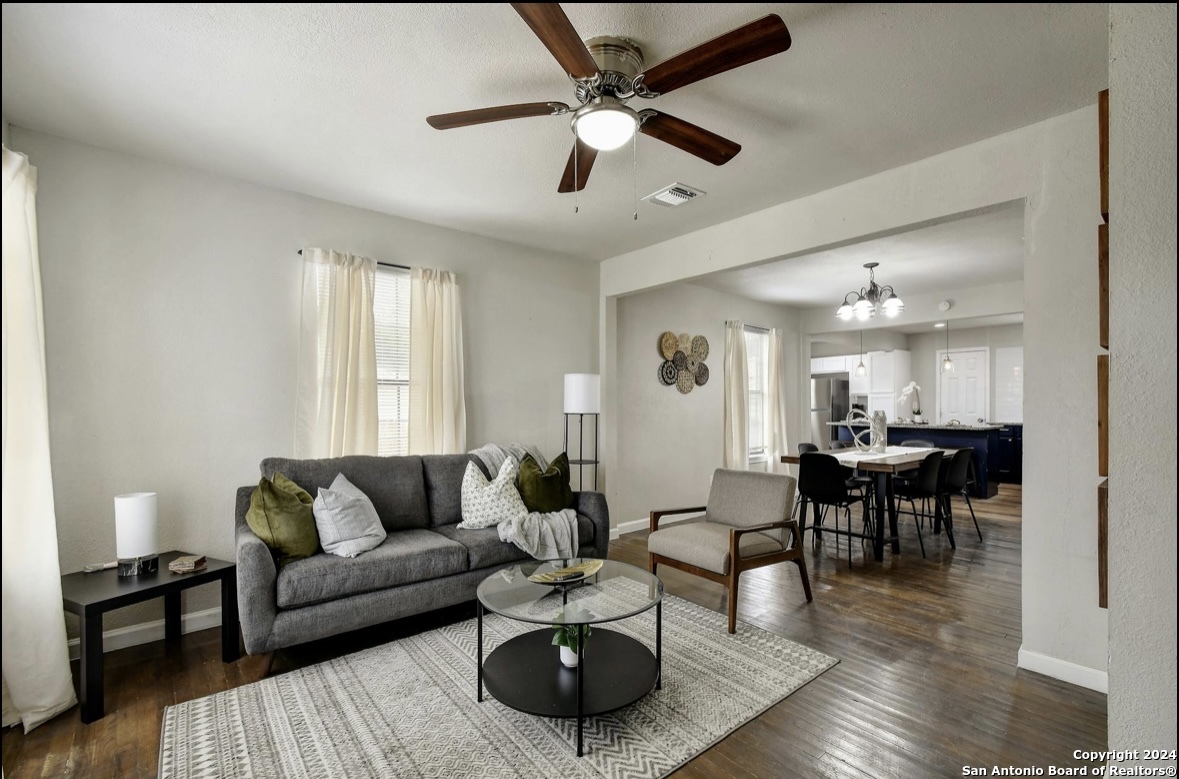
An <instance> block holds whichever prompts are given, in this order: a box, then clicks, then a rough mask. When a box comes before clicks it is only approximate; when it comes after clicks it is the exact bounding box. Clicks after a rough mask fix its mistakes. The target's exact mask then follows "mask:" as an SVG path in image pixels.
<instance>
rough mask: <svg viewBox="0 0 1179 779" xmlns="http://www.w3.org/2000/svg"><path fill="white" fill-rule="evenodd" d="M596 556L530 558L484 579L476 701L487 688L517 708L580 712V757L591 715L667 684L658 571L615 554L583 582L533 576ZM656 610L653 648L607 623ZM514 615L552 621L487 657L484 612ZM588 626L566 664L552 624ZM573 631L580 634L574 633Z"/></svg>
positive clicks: (548, 713) (552, 712)
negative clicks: (584, 728)
mask: <svg viewBox="0 0 1179 779" xmlns="http://www.w3.org/2000/svg"><path fill="white" fill-rule="evenodd" d="M585 562H590V560H589V558H586V559H581V558H574V559H571V560H553V561H549V562H543V563H542V562H530V563H523V564H521V565H516V566H513V567H511V568H505V569H503V570H501V571H497V572H495V573H493V574H491V575H490V576H488V577H487V578H486V579H484V580H483V582H482V583H480V585H479V590H478V599H479V605H478V609H479V627H478V644H479V650H478V651H479V657H478V663H477V665H478V669H479V670H478V699H479V700H480V701H482V700H483V688H484V686H486V687H487V692H489V693H491V695H492V696H493V697H495V699H496V700H498V701H499V702H500V703H502V704H504V705H505V706H510V707H511V708H513V709H516V710H517V711H523V712H526V713H528V714H536V715H538V716H542V717H576V718H577V756H578V757H581V755H582V752H583V750H582V723H583V721H584V719H585V718H586V717H592V716H595V715H598V714H606V713H608V712H611V711H615V710H617V709H621V708H623V707H624V706H629V705H630V704H632V703H634V702H635V701H637V700H639V699H640V698H642V697H643V696H645V695H646V694H647V693H649V692H651V690H654V689H659V688H660V687H662V683H663V679H662V648H663V647H662V643H663V582H661V581H660V580H659V577H657V576H655V575H654V574H651V573H648V572H647V571H644V570H643V569H642V568H637V567H635V566H633V565H627V564H626V563H620V562H618V561H616V560H601V561H594V562H601V563H602V567H601V568H600V569H599V570H598V571H597V572H595V573H593V574H591V575H590V576H588V577H586V578H584V579H581V580H579V581H574V582H569V583H560V584H538V583H535V582H533V581H529V579H528V577H529V576H533V575H535V574H544V573H549V572H552V571H554V570H557V569H561V568H565V567H568V566H574V565H578V564H580V563H585ZM652 607H654V608H655V651H654V652H652V651H651V650H650V649H648V648H647V647H646V646H645V645H644V644H643V643H642V642H640V641H636V640H635V639H633V638H631V637H630V636H626V635H623V634H622V633H619V632H617V631H614V630H605V629H603V628H600V627H598V626H599V625H601V624H602V623H605V622H615V621H617V620H620V619H626V618H628V617H634V616H636V615H638V614H642V613H644V612H646V611H648V610H650V609H651V608H652ZM484 609H486V610H487V611H492V612H494V613H496V614H499V615H501V616H504V617H507V618H508V619H513V620H517V621H519V622H531V623H533V624H537V625H544V626H546V627H545V629H543V630H533V631H530V632H528V633H523V634H521V635H519V636H516V637H514V638H510V639H508V640H507V641H505V642H503V643H502V644H500V645H499V646H498V647H496V648H495V649H494V650H493V651H492V652H491V654H489V655H488V656H487V659H486V660H484V659H483V611H484ZM557 626H560V627H573V628H574V630H575V631H582V630H585V629H587V628H589V626H593V627H592V629H591V632H590V635H589V636H588V638H584V639H583V640H579V641H577V665H576V667H575V668H568V667H566V666H565V665H564V664H563V663H562V662H561V658H560V647H557V646H554V645H553V628H554V627H557ZM574 635H578V634H577V633H575V634H574Z"/></svg>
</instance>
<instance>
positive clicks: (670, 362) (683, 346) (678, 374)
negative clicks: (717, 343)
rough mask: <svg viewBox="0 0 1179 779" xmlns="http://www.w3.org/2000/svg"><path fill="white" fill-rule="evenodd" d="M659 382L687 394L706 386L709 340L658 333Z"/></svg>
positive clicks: (671, 332)
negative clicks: (660, 359) (705, 362)
mask: <svg viewBox="0 0 1179 779" xmlns="http://www.w3.org/2000/svg"><path fill="white" fill-rule="evenodd" d="M659 356H660V357H662V358H663V360H662V362H660V363H659V383H660V384H662V385H663V386H665V387H671V386H674V387H675V388H676V389H677V390H679V391H680V392H681V393H682V394H684V395H687V394H688V393H689V392H691V391H692V389H693V388H695V387H703V386H704V385H705V384H707V383H708V366H707V365H705V364H704V361H705V360H706V359H708V339H707V338H705V337H704V336H702V335H697V336H692V335H690V334H689V333H679V334H676V333H675V332H674V331H672V330H665V331H663V332H662V333H660V334H659Z"/></svg>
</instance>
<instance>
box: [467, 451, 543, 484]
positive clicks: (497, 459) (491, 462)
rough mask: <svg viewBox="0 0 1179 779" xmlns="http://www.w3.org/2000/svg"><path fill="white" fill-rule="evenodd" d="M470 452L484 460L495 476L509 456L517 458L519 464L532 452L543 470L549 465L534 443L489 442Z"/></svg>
mask: <svg viewBox="0 0 1179 779" xmlns="http://www.w3.org/2000/svg"><path fill="white" fill-rule="evenodd" d="M470 454H473V455H475V456H476V457H478V458H479V459H480V460H482V461H483V464H484V465H486V466H487V470H488V471H489V472H490V473H491V475H492V476H493V477H494V476H495V474H497V473H499V469H500V466H501V465H503V464H504V460H506V459H508V458H509V457H511V458H513V459H515V461H516V463H517V464H519V463H522V462H524V456H525V455H529V454H530V455H532V459H534V460H536V464H537V465H539V466H540V469H541V470H542V471H543V470H545V469H546V468H548V467H549V463H548V460H546V459H545V458H544V455H543V454H541V453H540V450H539V449H537V448H536V447H535V446H533V445H532V444H487V445H485V446H481V447H479V448H478V449H472V450H471V451H470Z"/></svg>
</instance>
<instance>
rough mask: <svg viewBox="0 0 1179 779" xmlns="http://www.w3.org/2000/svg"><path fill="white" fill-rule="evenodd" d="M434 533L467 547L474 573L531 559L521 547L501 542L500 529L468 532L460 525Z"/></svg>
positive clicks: (493, 528)
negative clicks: (482, 569) (479, 569)
mask: <svg viewBox="0 0 1179 779" xmlns="http://www.w3.org/2000/svg"><path fill="white" fill-rule="evenodd" d="M434 532H436V533H439V534H441V535H444V536H446V537H447V538H449V539H450V540H451V541H457V542H458V543H460V544H462V545H463V546H464V547H466V549H467V560H468V561H469V567H470V569H471V570H472V571H474V570H476V569H478V568H486V567H488V566H491V565H501V564H503V563H512V562H518V561H520V560H527V559H529V557H528V553H527V552H525V551H524V550H523V549H521V548H520V547H518V546H516V545H515V544H509V543H506V542H504V541H500V540H499V528H498V527H485V528H480V529H478V530H467V529H466V528H461V527H459V526H458V525H445V526H443V527H440V528H438V529H437V530H436V531H434Z"/></svg>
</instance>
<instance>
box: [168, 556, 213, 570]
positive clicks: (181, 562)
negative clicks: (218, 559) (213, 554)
mask: <svg viewBox="0 0 1179 779" xmlns="http://www.w3.org/2000/svg"><path fill="white" fill-rule="evenodd" d="M207 564H208V562H207V561H206V560H205V556H204V555H195V554H190V555H184V556H183V557H177V558H176V559H175V560H173V561H172V562H170V563H168V570H169V571H171V572H172V573H196V572H197V571H203V570H205V566H206V565H207Z"/></svg>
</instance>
